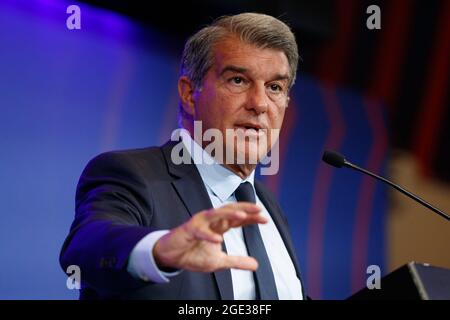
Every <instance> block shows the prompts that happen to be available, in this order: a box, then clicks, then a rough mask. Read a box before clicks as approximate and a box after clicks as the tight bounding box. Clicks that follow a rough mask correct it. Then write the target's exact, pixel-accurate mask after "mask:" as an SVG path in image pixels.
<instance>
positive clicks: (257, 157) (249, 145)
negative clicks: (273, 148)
mask: <svg viewBox="0 0 450 320" xmlns="http://www.w3.org/2000/svg"><path fill="white" fill-rule="evenodd" d="M234 154H235V161H236V162H235V164H251V165H252V164H253V165H257V164H258V163H259V162H260V161H261V159H262V158H263V157H264V156H265V155H266V154H267V148H266V146H265V145H263V146H262V147H260V146H258V143H257V142H248V141H247V142H243V143H241V144H238V145H237V146H236V148H235V150H234Z"/></svg>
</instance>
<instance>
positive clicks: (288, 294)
mask: <svg viewBox="0 0 450 320" xmlns="http://www.w3.org/2000/svg"><path fill="white" fill-rule="evenodd" d="M181 137H182V140H183V143H184V145H185V147H186V149H187V150H188V151H189V153H190V155H191V157H192V159H193V161H194V163H195V165H196V166H197V169H198V171H199V173H200V176H201V178H202V180H203V183H204V184H205V187H206V190H207V191H208V195H209V198H210V199H211V203H212V205H213V207H214V208H218V207H221V206H223V205H225V204H229V203H233V202H236V198H235V197H234V191H235V190H236V189H237V187H238V186H239V184H241V183H242V182H245V181H248V182H250V183H251V184H252V185H253V187H254V174H255V172H254V171H253V172H252V173H251V175H250V176H248V177H247V178H246V179H244V180H243V179H241V178H240V177H239V176H238V175H236V174H235V173H233V172H232V171H230V170H228V169H227V168H225V167H224V166H222V165H220V164H219V163H217V162H216V161H215V159H214V158H212V157H211V156H210V154H209V153H208V152H206V151H205V150H203V149H202V148H201V147H200V146H199V145H198V144H197V143H196V142H195V141H194V140H193V139H192V138H191V137H190V136H189V134H187V133H186V132H182V133H181ZM255 196H256V204H257V205H258V206H260V207H261V209H262V211H261V214H262V215H263V216H265V217H266V218H267V219H268V223H266V224H260V225H259V229H260V232H261V237H262V239H263V242H264V246H265V248H266V251H267V255H268V257H269V260H270V264H271V266H272V270H273V273H274V278H275V284H276V286H277V291H278V297H279V298H280V299H281V300H290V299H303V296H302V286H301V283H300V280H299V279H298V278H297V275H296V272H295V267H294V264H293V262H292V260H291V257H290V256H289V253H288V251H287V249H286V246H285V245H284V242H283V239H282V238H281V235H280V233H279V231H278V229H277V227H276V225H275V223H274V222H273V220H272V218H271V216H270V214H269V213H268V212H267V209H266V208H265V206H264V204H263V203H262V202H261V200H260V199H259V198H258V195H256V192H255ZM167 232H168V231H167V230H162V231H155V232H152V233H150V234H149V235H147V236H146V237H144V238H143V239H142V240H141V241H139V242H138V243H137V244H136V246H135V247H134V248H133V250H132V252H131V255H130V259H129V263H128V271H129V272H130V273H131V274H132V275H133V276H135V277H139V278H141V279H143V280H146V281H148V280H151V281H153V282H158V283H163V282H168V281H170V280H169V278H170V277H172V276H176V275H177V274H178V273H179V272H181V271H179V272H174V273H165V272H162V271H161V270H159V269H158V267H157V265H156V263H155V261H154V259H153V256H152V254H151V252H152V251H153V246H154V245H155V243H156V241H158V239H159V238H160V237H162V236H163V235H164V234H166V233H167ZM223 237H224V241H225V246H226V248H227V253H228V254H229V255H237V256H248V253H247V247H246V245H245V242H244V236H243V232H242V228H241V227H239V228H232V229H230V230H229V231H227V232H226V233H225V234H224V235H223ZM231 279H232V282H233V292H234V299H236V300H251V299H255V281H254V278H253V273H252V272H251V271H245V270H238V269H231Z"/></svg>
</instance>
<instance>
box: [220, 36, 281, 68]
mask: <svg viewBox="0 0 450 320" xmlns="http://www.w3.org/2000/svg"><path fill="white" fill-rule="evenodd" d="M213 55H214V58H213V60H214V62H213V69H214V70H215V72H216V73H219V74H220V72H221V71H222V70H223V69H224V68H226V67H227V66H230V65H232V66H237V67H240V68H244V69H246V70H248V72H250V73H254V74H265V75H271V74H286V75H288V74H289V62H288V60H287V57H286V54H285V53H284V52H283V51H282V50H277V49H272V48H264V49H263V48H258V47H257V46H256V45H253V44H249V43H246V42H243V41H241V40H240V39H239V38H237V37H228V38H225V39H224V40H221V41H219V42H218V43H216V45H215V46H214V48H213Z"/></svg>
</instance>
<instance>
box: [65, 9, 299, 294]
mask: <svg viewBox="0 0 450 320" xmlns="http://www.w3.org/2000/svg"><path fill="white" fill-rule="evenodd" d="M297 63H298V52H297V44H296V42H295V37H294V35H293V34H292V32H291V31H290V30H289V28H288V27H287V26H286V25H285V24H284V23H282V22H281V21H279V20H277V19H275V18H273V17H270V16H267V15H262V14H254V13H245V14H239V15H235V16H229V17H222V18H220V19H218V20H216V21H215V22H214V23H213V24H212V25H211V26H208V27H205V28H203V29H201V30H200V31H199V32H197V33H196V34H194V35H193V36H192V37H191V38H190V39H189V40H188V41H187V43H186V46H185V49H184V52H183V58H182V65H181V73H180V78H179V81H178V90H179V96H180V123H181V125H182V127H183V128H184V129H185V130H184V132H182V134H181V141H179V142H169V143H167V144H166V145H164V146H162V147H153V148H147V149H139V150H129V151H119V152H109V153H105V154H102V155H100V156H98V157H96V158H94V159H93V160H91V162H90V163H89V164H88V165H87V167H86V168H85V170H84V172H83V173H82V176H81V178H80V181H79V184H78V188H77V194H76V216H75V220H74V222H73V224H72V227H71V231H70V234H69V235H68V237H67V239H66V241H65V243H64V245H63V248H62V251H61V257H60V262H61V265H62V267H63V269H64V270H66V268H67V267H68V266H69V265H78V266H79V267H80V269H81V282H82V289H81V294H80V298H81V299H89V298H90V299H102V298H124V299H302V298H303V296H304V294H303V287H302V285H301V281H300V272H299V266H298V262H297V260H296V257H295V252H294V247H293V244H292V241H291V238H290V235H289V231H288V226H287V222H286V219H285V217H284V215H283V213H282V212H281V209H280V207H279V205H278V203H277V201H276V199H275V198H274V197H273V195H271V194H270V193H269V192H268V191H267V190H266V189H265V188H264V187H263V186H262V185H261V184H260V183H258V182H257V181H254V171H255V168H256V164H257V163H258V162H259V161H261V160H262V159H263V157H264V156H266V155H267V153H268V152H269V150H270V149H271V148H272V146H273V145H274V143H275V141H276V140H277V139H278V132H279V130H280V129H281V126H282V123H283V118H284V114H285V109H286V107H287V104H288V99H289V98H288V95H289V90H290V88H291V86H292V85H293V83H294V81H295V75H296V69H297ZM196 124H201V129H200V131H201V132H200V133H201V134H200V135H197V134H196V132H195V131H196V129H197V128H198V127H196ZM208 130H212V131H215V132H216V133H219V135H218V136H216V140H217V141H214V143H216V145H217V146H219V147H218V148H215V150H214V151H211V150H210V149H208V148H209V147H210V146H211V145H212V141H211V139H204V137H205V135H206V133H207V132H209V131H208ZM230 132H231V133H232V134H231V135H230ZM236 132H240V134H241V135H239V134H233V133H236ZM199 136H200V137H199ZM230 137H231V138H230ZM175 151H181V152H175ZM224 154H226V155H230V154H231V157H229V158H227V159H228V160H230V159H231V161H224V159H223V156H222V157H221V156H220V155H224ZM186 156H187V157H186ZM180 157H182V158H183V159H186V158H187V159H188V160H192V161H188V163H186V161H184V162H181V163H180V161H179V158H180ZM251 159H256V161H251ZM242 160H243V161H242Z"/></svg>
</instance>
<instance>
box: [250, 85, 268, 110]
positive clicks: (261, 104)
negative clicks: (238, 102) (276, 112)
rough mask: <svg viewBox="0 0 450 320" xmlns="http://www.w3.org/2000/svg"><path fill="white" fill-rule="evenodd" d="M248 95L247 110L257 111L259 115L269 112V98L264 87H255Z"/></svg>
mask: <svg viewBox="0 0 450 320" xmlns="http://www.w3.org/2000/svg"><path fill="white" fill-rule="evenodd" d="M248 94H249V96H248V101H247V106H246V108H247V109H249V110H255V112H256V113H257V114H260V113H264V112H266V111H267V108H269V97H268V96H267V92H266V87H265V86H264V85H254V86H253V87H252V88H251V90H249V92H248Z"/></svg>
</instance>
